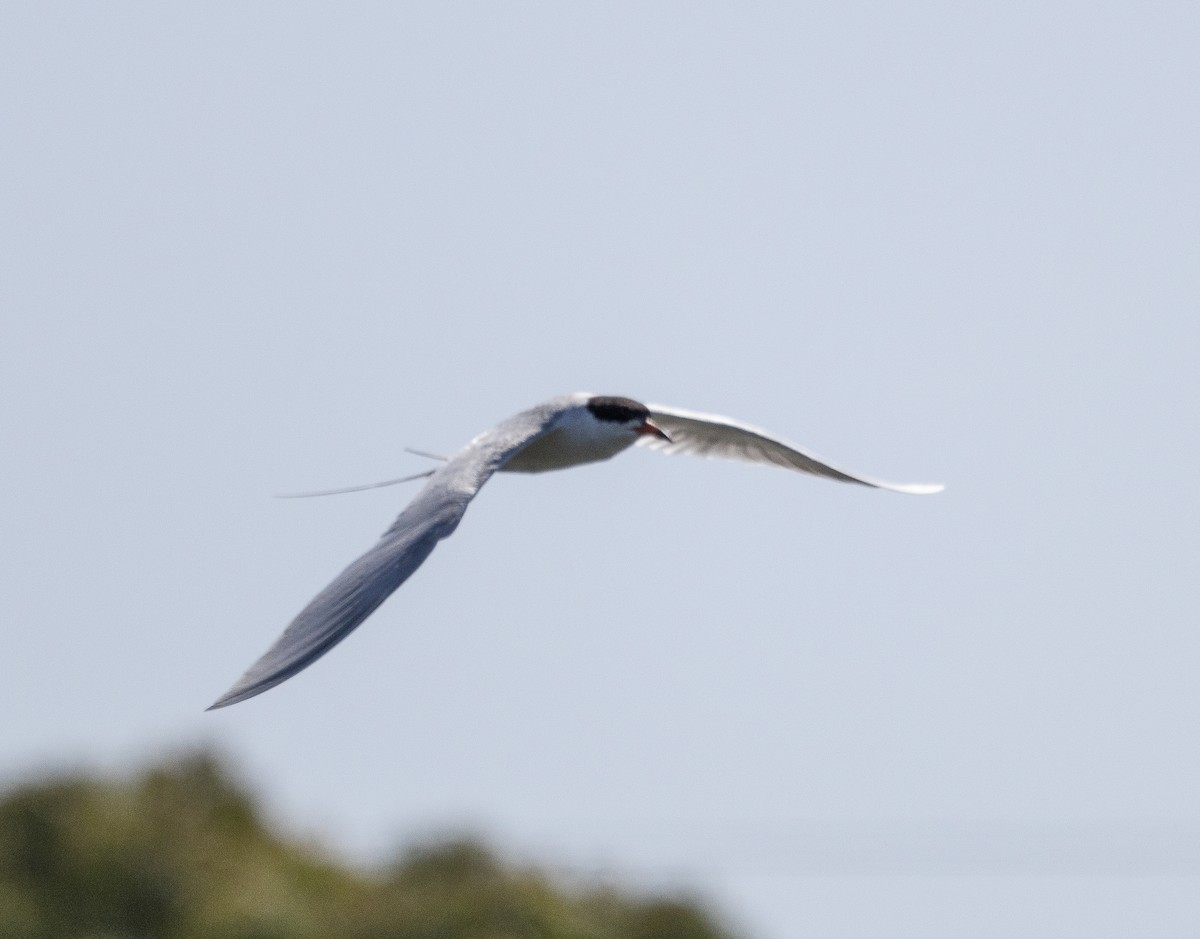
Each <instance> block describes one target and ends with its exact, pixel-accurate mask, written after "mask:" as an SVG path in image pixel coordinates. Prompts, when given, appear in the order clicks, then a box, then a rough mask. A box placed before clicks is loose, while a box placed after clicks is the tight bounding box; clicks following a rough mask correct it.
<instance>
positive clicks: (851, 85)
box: [0, 2, 1200, 939]
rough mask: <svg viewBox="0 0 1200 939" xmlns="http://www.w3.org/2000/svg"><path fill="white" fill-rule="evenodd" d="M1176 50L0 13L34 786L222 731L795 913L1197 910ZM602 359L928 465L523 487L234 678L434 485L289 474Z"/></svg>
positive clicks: (633, 27) (853, 16) (677, 395)
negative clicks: (320, 636)
mask: <svg viewBox="0 0 1200 939" xmlns="http://www.w3.org/2000/svg"><path fill="white" fill-rule="evenodd" d="M1198 40H1200V8H1197V7H1196V5H1195V4H1192V3H1175V4H1172V3H1158V4H1155V3H1149V4H1147V3H1138V4H1134V3H1125V4H1104V5H1097V4H1085V3H1068V2H1038V3H1012V2H1006V3H992V4H974V5H963V4H951V3H915V4H910V5H899V6H896V5H893V6H890V7H889V6H886V5H882V4H877V3H873V4H866V3H857V4H855V3H838V4H825V5H809V6H800V5H797V4H752V5H747V4H736V5H735V4H727V5H721V6H718V5H712V4H694V3H688V4H655V5H646V4H604V5H582V4H571V5H567V4H549V3H540V4H537V3H523V4H443V3H439V4H427V5H423V6H417V5H403V6H402V5H393V4H359V5H353V6H347V5H341V4H338V5H334V4H329V5H316V4H255V5H252V6H251V5H245V4H224V5H221V4H205V5H195V6H192V7H189V8H183V7H180V6H175V5H172V6H165V7H164V6H163V5H158V4H104V5H93V4H58V5H53V4H24V5H18V4H10V5H7V6H6V7H5V8H4V9H3V11H0V166H2V167H3V172H2V173H0V310H2V318H0V395H2V400H3V402H4V404H3V407H0V439H3V440H4V442H5V445H4V446H3V448H0V482H2V484H3V489H4V499H3V500H2V501H0V506H2V509H0V511H2V513H3V514H2V515H0V525H2V526H3V530H4V532H5V536H4V538H3V540H2V541H0V553H2V556H0V570H3V572H4V574H3V578H4V589H3V591H2V592H0V615H2V618H3V623H4V625H5V635H6V636H7V637H8V645H7V649H6V653H5V655H4V656H3V657H2V659H0V708H2V709H3V711H4V713H5V714H7V715H9V717H8V719H7V720H6V721H4V724H3V728H2V729H0V759H2V760H3V764H2V765H0V772H2V774H3V777H4V778H6V779H13V778H17V777H20V776H23V775H25V774H28V773H30V772H34V771H36V770H38V769H41V768H45V767H49V766H55V765H61V764H63V763H75V762H84V763H86V764H89V765H98V766H103V767H126V766H129V765H133V764H135V763H136V761H138V760H140V759H143V758H147V757H149V756H151V755H153V754H156V753H157V752H158V751H159V749H160V748H161V747H164V746H176V745H187V744H189V743H193V742H197V741H211V742H214V743H216V744H217V745H219V746H221V747H222V748H224V749H225V750H227V751H229V752H230V753H231V754H233V755H234V756H236V757H237V758H238V759H239V760H240V761H241V762H243V763H244V765H245V766H246V768H247V770H248V772H249V773H250V775H251V777H252V778H253V779H254V780H255V781H256V782H257V783H259V784H261V785H262V786H263V788H264V791H266V792H267V793H269V794H270V796H271V798H272V806H273V810H274V811H275V812H276V813H277V815H278V817H279V818H281V819H282V820H284V821H286V823H287V824H289V825H290V826H292V827H293V828H297V829H300V830H304V831H310V832H313V833H315V834H318V835H320V836H321V837H327V838H329V839H331V840H332V841H334V842H335V843H337V844H339V845H342V846H344V847H345V849H346V850H347V851H348V852H352V853H358V854H366V855H372V854H375V853H378V852H380V851H384V850H387V849H388V848H389V847H390V846H392V845H394V844H395V843H397V842H398V841H400V840H401V839H405V838H410V837H415V836H420V835H423V834H426V833H428V832H431V831H437V830H440V829H444V828H447V827H450V828H453V827H459V826H468V827H474V828H477V829H479V830H482V831H484V832H490V833H493V834H494V835H495V836H496V837H497V838H498V839H500V841H501V843H502V844H505V845H507V846H509V847H511V848H513V849H514V850H516V851H527V852H530V853H534V854H538V853H540V854H541V856H544V857H547V858H551V859H553V860H554V861H556V862H562V863H565V864H568V865H575V866H576V867H577V868H579V869H585V870H591V869H598V870H603V871H606V872H609V873H612V874H614V875H621V876H629V877H632V878H634V879H635V880H636V879H641V878H648V879H649V880H651V881H654V882H659V881H665V882H669V883H684V884H687V885H690V886H693V887H695V888H696V889H699V890H702V891H704V892H705V893H706V894H707V895H710V896H711V897H712V898H713V899H714V900H715V901H717V902H719V903H720V904H721V905H722V907H723V908H724V909H726V910H727V911H729V912H730V913H731V914H732V915H733V916H734V917H736V918H737V921H738V922H740V923H742V924H744V925H746V926H747V928H748V930H749V931H751V932H752V933H753V934H755V935H760V936H763V937H766V939H788V937H791V936H797V935H822V936H847V937H850V936H853V937H858V936H863V937H867V936H871V937H876V936H880V935H887V936H889V937H907V936H912V937H928V936H931V935H959V936H961V935H970V936H1012V935H1021V936H1023V937H1039V936H1045V937H1052V936H1053V937H1056V939H1057V937H1061V936H1063V935H1072V934H1074V935H1087V936H1089V937H1095V936H1145V935H1185V934H1187V935H1191V934H1194V933H1195V930H1196V929H1197V928H1200V900H1197V899H1196V898H1197V897H1200V847H1198V846H1197V841H1198V840H1200V743H1198V737H1197V733H1196V727H1197V718H1198V716H1200V683H1198V682H1197V680H1196V674H1197V662H1198V660H1200V634H1198V631H1197V622H1196V611H1197V607H1198V601H1200V589H1198V587H1197V566H1198V564H1200V532H1198V526H1197V518H1198V515H1200V513H1198V511H1197V510H1198V508H1200V506H1198V499H1197V495H1196V487H1195V485H1194V483H1193V480H1192V479H1191V476H1192V475H1193V473H1194V471H1195V467H1196V466H1197V465H1198V464H1200V444H1198V443H1197V435H1196V430H1195V425H1196V421H1197V410H1198V407H1197V406H1198V404H1200V392H1198V390H1197V387H1198V382H1197V380H1196V374H1195V373H1196V357H1197V351H1198V350H1200V221H1198V219H1200V181H1198V180H1200V175H1198V174H1197V167H1198V166H1200V121H1198V120H1197V116H1198V115H1200V66H1198V64H1197V63H1198V62H1200V56H1197V54H1196V50H1197V41H1198ZM585 389H586V390H593V391H597V392H602V393H613V394H623V395H629V396H633V397H638V398H642V399H643V400H651V401H659V402H663V403H667V404H674V405H677V406H681V407H688V408H695V409H700V410H710V411H717V412H721V413H726V414H730V415H732V416H735V417H738V418H741V419H743V420H747V421H750V422H752V423H756V424H759V425H761V426H764V427H768V428H771V429H773V430H775V431H777V432H778V433H780V434H783V435H784V436H787V437H789V438H791V439H793V440H796V441H798V442H800V443H802V444H804V445H806V446H809V447H811V448H812V449H814V450H815V451H816V452H818V453H820V454H822V455H824V456H827V457H829V458H830V459H832V460H833V461H834V462H837V463H839V464H841V465H844V466H846V467H847V468H849V469H852V470H859V471H861V472H864V473H868V474H872V475H877V476H880V477H883V478H886V479H895V480H900V481H935V480H940V481H944V482H946V483H947V484H948V489H947V491H946V492H945V493H943V494H941V495H939V496H936V497H928V498H912V497H904V496H899V495H894V494H890V493H881V492H870V491H867V490H863V489H860V488H857V487H848V486H839V485H836V484H833V483H829V482H826V481H822V480H814V479H809V478H804V477H800V476H798V475H795V474H789V473H785V472H783V471H774V470H768V469H761V468H754V467H748V466H744V465H738V464H720V463H710V462H704V461H689V460H685V459H682V458H679V459H673V460H672V459H665V458H663V457H661V456H658V455H655V454H651V453H647V452H644V451H637V452H633V453H630V454H628V455H625V456H623V457H622V458H619V459H618V460H616V461H613V462H611V463H608V464H603V465H598V466H593V467H587V468H582V469H578V470H574V471H571V472H567V473H559V474H549V475H545V476H541V477H536V478H507V477H505V478H498V479H495V480H493V481H492V482H491V483H490V484H489V485H488V486H487V487H486V488H485V489H484V491H483V492H482V494H481V496H480V497H479V499H478V500H477V501H476V503H475V504H474V505H473V506H472V508H471V510H470V512H469V513H468V515H467V517H466V519H465V520H464V522H463V524H462V526H461V528H460V529H459V531H458V533H457V534H456V535H455V537H454V538H452V539H451V540H450V541H448V542H446V543H445V544H443V545H442V546H441V547H439V549H438V550H437V551H436V552H435V554H434V555H433V557H432V558H431V559H430V561H429V563H428V564H427V565H426V567H425V568H423V569H422V570H421V571H420V572H419V573H418V574H417V575H416V576H415V577H414V578H413V580H412V581H411V582H410V583H408V584H407V585H406V586H405V587H404V588H403V589H402V591H400V592H399V593H398V594H397V595H396V596H395V597H393V598H392V600H390V601H389V602H388V603H387V604H386V605H385V606H384V607H383V608H381V609H380V611H379V612H378V613H376V615H375V616H374V617H373V618H372V619H371V620H370V621H369V622H368V624H367V625H366V626H365V627H364V628H362V629H361V630H359V631H358V632H357V633H356V634H355V635H354V636H353V637H352V638H351V639H350V640H349V641H347V642H346V643H345V644H344V645H342V646H340V647H339V648H338V649H336V650H335V651H334V652H333V653H331V654H330V655H329V656H328V657H326V658H325V659H323V660H321V661H320V662H319V663H318V664H317V665H316V666H314V667H313V668H312V669H310V670H309V671H307V672H305V673H304V674H303V675H301V676H299V677H298V678H296V679H294V680H292V681H290V682H288V683H286V684H285V685H283V686H280V687H279V688H277V689H275V690H273V691H271V692H269V693H268V694H267V695H264V696H263V697H261V698H258V699H255V700H253V701H251V702H248V703H245V704H242V705H238V706H236V707H233V708H230V709H227V710H225V711H221V712H217V713H211V714H205V713H203V708H204V707H205V706H206V705H207V704H209V703H210V702H211V701H212V700H213V699H214V698H215V697H216V696H217V695H218V694H220V693H221V692H222V691H224V690H225V689H226V688H227V687H228V685H229V684H230V683H231V682H232V680H233V679H234V678H236V677H237V675H239V674H240V672H241V671H242V669H243V668H244V667H245V666H246V665H248V664H249V663H250V662H251V661H252V660H253V659H254V658H255V657H256V656H257V655H258V654H259V653H260V652H262V651H263V649H265V648H266V646H267V645H268V644H269V643H270V642H271V640H273V639H274V637H275V636H276V635H277V634H278V633H279V632H280V631H281V629H282V628H283V626H284V625H286V623H287V622H288V620H289V619H290V618H291V617H292V616H293V615H294V614H295V613H296V612H297V611H298V610H299V608H300V607H301V606H302V605H303V604H304V603H305V602H306V601H307V600H308V599H309V598H310V597H311V596H312V595H313V594H314V593H315V592H316V591H317V590H318V589H319V588H320V587H322V586H323V585H324V584H325V583H326V582H327V581H328V580H329V579H330V578H331V577H332V576H333V575H334V574H336V573H337V572H338V571H339V570H341V568H342V567H343V566H344V565H345V564H346V563H347V562H348V561H349V560H351V559H352V558H353V557H355V556H356V555H357V554H358V553H360V552H361V551H362V550H363V549H365V548H366V547H367V546H369V545H370V544H371V542H372V541H373V540H374V538H375V537H376V536H377V535H378V534H379V533H380V532H381V531H382V530H383V529H384V528H386V527H387V525H388V524H389V522H390V520H391V519H392V517H394V515H395V514H396V513H397V512H398V510H399V509H400V507H401V506H402V505H403V504H404V502H405V501H406V500H407V499H408V498H409V497H410V496H411V493H412V492H414V491H415V489H412V488H410V489H407V490H405V489H390V490H381V491H378V492H373V493H364V494H360V495H348V496H343V497H340V498H331V499H326V500H314V501H308V502H281V501H277V500H273V499H271V498H270V494H271V493H272V492H278V491H286V490H296V489H315V488H323V487H331V486H337V485H348V484H353V483H359V482H366V481H370V480H373V479H381V478H386V477H388V476H395V475H401V474H403V473H405V472H416V471H418V470H420V469H423V468H425V466H426V464H425V463H424V462H423V461H421V460H420V459H418V458H417V457H413V456H410V455H408V454H406V453H404V451H403V447H405V446H415V447H419V448H424V449H428V450H433V451H441V452H447V451H451V450H453V449H455V448H456V447H458V446H460V445H462V444H463V443H465V442H466V441H467V440H468V439H470V438H471V437H472V436H473V435H474V434H475V433H477V432H478V431H480V430H482V429H484V428H486V427H488V426H490V425H491V424H493V423H495V422H496V421H497V420H499V419H500V418H503V417H505V416H507V415H509V414H511V413H513V412H515V411H517V410H520V409H522V408H524V407H527V406H529V405H531V404H534V403H536V402H538V401H540V400H542V399H544V398H547V397H550V396H552V395H555V394H559V393H562V392H565V391H572V390H585ZM864 832H865V833H866V834H864ZM964 832H965V834H964ZM1123 838H1124V839H1125V840H1122V839H1123ZM1014 839H1015V841H1014ZM1006 852H1007V853H1006ZM964 858H965V860H964ZM1064 858H1065V860H1064ZM1096 858H1101V859H1104V858H1107V859H1109V861H1108V863H1107V866H1106V865H1105V864H1100V865H1099V869H1098V870H1097V869H1096V867H1095V866H1094V865H1093V866H1092V867H1089V861H1095V859H1096ZM1056 859H1057V860H1056ZM973 865H974V866H973ZM880 867H882V868H883V869H884V872H883V873H882V874H880V873H875V874H873V875H872V874H869V872H870V871H871V870H874V869H876V868H880ZM967 869H971V870H975V871H976V874H977V876H973V877H963V876H961V873H962V871H963V870H967ZM1063 870H1066V871H1067V872H1068V873H1070V874H1071V876H1069V877H1062V876H1061V873H1062V871H1063Z"/></svg>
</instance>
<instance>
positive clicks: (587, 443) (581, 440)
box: [500, 427, 634, 473]
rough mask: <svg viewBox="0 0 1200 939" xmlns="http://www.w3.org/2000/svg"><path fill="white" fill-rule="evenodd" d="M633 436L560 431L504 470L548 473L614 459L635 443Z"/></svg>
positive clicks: (521, 453)
mask: <svg viewBox="0 0 1200 939" xmlns="http://www.w3.org/2000/svg"><path fill="white" fill-rule="evenodd" d="M633 439H634V438H633V437H632V436H629V437H626V436H625V435H622V436H620V437H618V436H614V435H605V436H598V435H593V434H586V433H575V432H572V428H565V427H564V428H559V429H557V430H552V431H550V433H548V434H545V435H543V436H541V437H539V438H537V440H534V441H533V442H532V443H530V444H529V445H527V446H526V447H524V448H522V449H521V450H518V451H517V452H516V453H514V454H513V455H512V456H511V457H509V459H508V461H507V462H506V463H505V464H504V465H503V466H501V467H500V471H501V472H503V473H545V472H547V471H549V470H558V469H567V468H568V467H571V466H578V465H579V464H580V463H595V462H597V461H599V460H607V459H609V457H614V456H616V455H617V454H618V453H620V452H621V451H622V450H624V449H626V448H627V447H628V446H629V445H630V444H632V443H633Z"/></svg>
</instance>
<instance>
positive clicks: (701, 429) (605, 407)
mask: <svg viewBox="0 0 1200 939" xmlns="http://www.w3.org/2000/svg"><path fill="white" fill-rule="evenodd" d="M634 444H643V445H645V446H648V447H650V448H651V449H654V450H658V451H660V452H663V453H692V454H695V455H697V456H702V457H723V458H726V459H732V460H744V461H746V462H750V463H768V464H774V465H776V466H782V467H785V468H786V469H793V470H799V471H800V472H802V473H812V474H814V475H816V476H824V477H826V478H827V479H835V480H838V481H840V482H846V483H858V484H859V485H862V486H872V487H874V488H876V489H890V490H892V491H893V492H905V493H913V494H924V493H931V492H938V491H939V490H941V489H942V488H943V487H942V486H940V485H936V484H925V485H921V484H910V485H904V484H897V483H889V482H884V481H883V480H879V479H872V478H871V477H869V476H861V475H859V474H857V473H848V472H846V471H845V470H842V469H838V468H837V467H835V466H833V465H831V464H829V463H827V462H825V461H824V460H822V459H819V458H818V457H816V456H814V455H813V454H811V453H809V452H806V451H804V450H801V449H800V448H799V447H797V446H795V445H793V444H791V443H788V442H787V441H785V440H783V439H781V438H779V437H776V436H775V435H773V434H770V433H768V432H767V431H765V430H761V429H760V428H757V427H752V426H751V425H749V424H743V423H741V422H740V421H735V420H732V419H730V418H728V417H719V416H717V415H715V414H700V413H698V412H696V411H685V410H683V409H681V408H672V407H666V406H664V405H659V404H641V403H639V402H637V401H634V400H632V399H630V398H621V397H613V396H607V395H593V394H587V393H583V392H579V393H576V394H570V395H563V396H562V397H558V398H552V399H551V400H549V401H546V402H544V403H543V404H539V405H537V406H536V407H532V408H530V409H529V410H528V411H522V412H521V413H520V414H517V415H514V416H513V417H510V418H508V420H505V421H501V422H500V423H499V424H497V425H496V426H495V427H493V428H491V429H490V430H485V431H484V432H483V433H482V434H480V435H479V436H477V437H476V438H475V439H474V440H472V441H471V442H470V443H468V444H467V445H466V446H465V447H463V449H462V450H460V451H459V452H458V453H456V454H455V455H454V456H452V457H450V458H449V459H447V460H446V461H445V463H444V464H443V465H442V466H440V467H438V468H437V469H435V470H431V471H430V472H428V473H422V474H420V475H421V476H428V477H429V481H428V482H427V483H426V484H425V486H424V488H423V489H422V490H421V491H420V492H419V493H418V494H417V496H416V497H415V498H414V499H413V500H412V502H410V503H409V504H408V506H407V507H406V508H405V509H404V511H402V512H401V513H400V515H399V516H398V517H397V519H396V521H395V522H393V523H392V526H391V528H389V529H388V530H387V531H386V532H384V533H383V535H382V536H381V537H380V539H379V541H377V542H376V543H375V546H374V547H372V548H371V549H370V550H369V551H367V553H366V554H364V555H363V556H362V557H360V558H359V559H358V560H356V561H355V562H354V563H352V564H351V565H350V566H349V567H347V568H346V569H345V570H344V571H342V573H341V574H339V575H338V576H337V577H336V578H335V579H334V580H333V582H332V583H331V584H329V586H328V587H326V588H325V589H324V590H322V591H321V592H320V593H319V594H317V595H316V597H314V598H313V600H312V601H311V602H310V603H309V604H308V606H306V607H305V608H304V609H303V610H301V611H300V613H299V615H298V616H297V617H296V618H295V619H294V620H292V622H291V624H290V625H289V626H288V627H287V629H286V630H284V632H283V635H281V636H280V637H279V638H278V639H277V640H275V644H274V645H272V646H271V648H269V649H268V650H267V651H266V652H265V653H264V654H263V655H262V657H261V658H260V659H258V661H257V662H255V663H254V664H253V665H251V666H250V668H249V669H248V670H247V671H246V673H245V674H244V675H243V676H242V677H241V678H240V679H238V681H237V682H236V683H235V684H234V686H233V687H232V688H230V689H229V691H227V692H226V693H225V694H224V695H222V696H221V697H220V698H218V699H217V700H216V701H215V702H214V703H213V704H212V705H211V707H209V708H208V710H210V711H211V710H214V709H216V708H223V707H227V706H228V705H230V704H236V703H238V702H239V701H245V700H246V699H247V698H252V697H254V696H255V695H258V694H261V693H262V692H264V691H266V690H267V689H269V688H273V687H275V686H276V685H278V684H279V683H280V682H282V681H286V680H287V679H288V678H291V677H292V676H293V675H295V674H296V673H297V672H299V671H301V670H303V669H305V668H307V667H308V666H309V665H311V664H312V663H313V662H315V661H316V660H317V659H319V658H320V657H321V656H323V655H324V654H325V653H326V652H328V651H329V650H330V649H332V648H333V647H334V646H335V645H337V644H338V643H339V642H341V641H342V640H343V639H345V638H346V636H348V635H349V634H350V633H351V631H353V630H354V628H355V627H357V626H358V625H359V624H360V623H362V622H363V620H365V619H366V618H367V617H368V616H370V615H371V613H373V612H374V611H375V609H376V608H377V607H378V606H379V605H380V604H381V603H383V601H384V600H386V599H387V598H388V597H389V596H390V595H391V594H392V593H393V592H394V591H395V590H396V588H397V587H399V586H400V585H401V584H402V583H404V582H405V581H406V580H408V578H409V577H410V576H412V573H413V572H414V571H415V570H416V569H417V568H418V567H420V566H421V564H422V563H423V562H424V561H425V559H426V558H427V557H429V554H430V552H431V551H433V549H434V546H435V545H437V543H438V542H439V541H441V540H442V539H443V538H446V537H449V535H450V534H452V533H453V531H454V529H455V528H457V527H458V523H459V522H460V521H461V520H462V517H463V513H464V512H466V510H467V506H468V505H469V504H470V502H471V500H472V499H473V498H475V494H476V493H477V492H479V489H480V487H481V486H482V485H483V484H484V483H485V482H487V481H488V479H489V478H490V477H491V475H492V474H493V473H496V472H505V473H543V472H546V471H547V470H557V469H566V468H568V467H571V466H579V465H580V464H583V463H595V462H597V461H600V460H607V459H609V458H610V457H613V456H616V455H617V454H618V453H620V452H621V451H623V450H626V449H628V448H629V447H630V446H632V445H634ZM406 478H407V479H413V478H417V477H406ZM399 481H400V480H389V481H388V483H379V484H375V485H389V484H390V483H392V482H399ZM362 488H369V487H361V486H360V487H354V489H362ZM334 491H354V490H353V489H349V490H334ZM312 494H313V495H318V494H322V493H312Z"/></svg>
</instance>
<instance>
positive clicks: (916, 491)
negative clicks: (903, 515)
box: [887, 483, 946, 496]
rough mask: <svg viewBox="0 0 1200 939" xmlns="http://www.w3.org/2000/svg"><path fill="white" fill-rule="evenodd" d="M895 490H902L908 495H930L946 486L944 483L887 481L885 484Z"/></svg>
mask: <svg viewBox="0 0 1200 939" xmlns="http://www.w3.org/2000/svg"><path fill="white" fill-rule="evenodd" d="M887 488H888V489H891V490H893V491H895V492H903V493H905V494H906V495H910V496H931V495H933V494H934V493H935V492H941V491H942V490H943V489H945V488H946V484H945V483H889V484H888V486H887Z"/></svg>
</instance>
